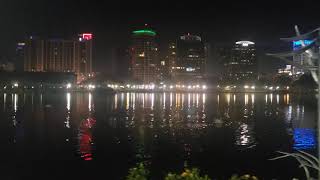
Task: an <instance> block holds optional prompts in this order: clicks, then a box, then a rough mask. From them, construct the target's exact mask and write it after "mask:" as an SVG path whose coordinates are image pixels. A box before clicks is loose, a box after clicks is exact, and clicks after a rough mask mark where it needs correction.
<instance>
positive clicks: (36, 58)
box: [24, 33, 92, 81]
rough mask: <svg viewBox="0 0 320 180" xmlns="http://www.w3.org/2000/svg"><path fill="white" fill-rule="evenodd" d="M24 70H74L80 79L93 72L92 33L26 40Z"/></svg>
mask: <svg viewBox="0 0 320 180" xmlns="http://www.w3.org/2000/svg"><path fill="white" fill-rule="evenodd" d="M24 71H28V72H74V73H76V74H77V79H78V81H81V80H84V79H86V78H87V77H88V76H90V75H91V73H92V34H90V33H85V34H80V35H79V38H78V39H71V40H65V39H46V40H44V39H39V38H34V37H30V38H28V39H27V40H26V41H25V47H24Z"/></svg>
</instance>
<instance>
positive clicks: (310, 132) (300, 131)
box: [293, 128, 316, 150]
mask: <svg viewBox="0 0 320 180" xmlns="http://www.w3.org/2000/svg"><path fill="white" fill-rule="evenodd" d="M293 138H294V145H293V148H294V149H296V150H307V149H314V148H315V147H316V140H315V130H314V129H310V128H296V129H295V130H294V134H293Z"/></svg>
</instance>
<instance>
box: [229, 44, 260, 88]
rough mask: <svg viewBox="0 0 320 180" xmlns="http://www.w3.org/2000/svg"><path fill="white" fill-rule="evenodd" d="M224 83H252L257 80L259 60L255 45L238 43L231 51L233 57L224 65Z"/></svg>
mask: <svg viewBox="0 0 320 180" xmlns="http://www.w3.org/2000/svg"><path fill="white" fill-rule="evenodd" d="M224 66H225V73H224V78H223V79H224V82H226V83H231V84H241V83H247V82H249V83H252V82H254V81H255V80H256V79H257V58H256V48H255V43H254V42H251V41H238V42H236V43H235V45H234V47H233V48H232V51H231V57H230V58H229V59H228V60H227V61H226V62H225V63H224Z"/></svg>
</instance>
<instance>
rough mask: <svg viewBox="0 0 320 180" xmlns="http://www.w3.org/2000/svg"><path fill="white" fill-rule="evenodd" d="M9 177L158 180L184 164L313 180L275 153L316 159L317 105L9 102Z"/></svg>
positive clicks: (114, 97) (222, 100)
mask: <svg viewBox="0 0 320 180" xmlns="http://www.w3.org/2000/svg"><path fill="white" fill-rule="evenodd" d="M0 117H1V121H0V130H1V142H2V143H1V151H2V153H1V155H2V157H1V162H0V165H1V171H2V172H1V175H0V176H1V179H45V180H48V179H55V180H57V179H89V178H91V179H124V177H125V176H126V174H127V172H128V169H129V168H130V167H132V166H134V165H135V163H137V162H142V161H143V162H146V163H147V164H148V168H149V169H150V170H151V173H152V175H153V176H154V177H155V178H154V179H161V177H163V176H164V174H166V173H168V172H180V171H181V170H182V169H183V168H184V167H185V166H187V167H197V168H200V169H201V172H203V173H206V174H208V175H209V176H210V177H212V178H218V179H227V178H228V177H230V176H231V175H232V174H247V173H249V174H254V175H256V176H258V177H262V178H264V179H272V178H277V179H289V178H290V177H293V176H294V177H300V178H301V177H302V178H303V177H304V176H303V175H304V174H303V170H302V169H301V168H298V163H297V162H296V161H295V160H294V159H290V158H288V159H283V160H277V161H270V160H268V159H270V158H273V157H276V156H278V155H279V154H277V153H276V151H279V150H280V151H286V152H292V151H294V150H305V151H308V152H311V153H315V152H316V131H315V128H316V119H317V106H316V98H315V96H313V95H310V96H304V97H301V96H297V95H293V94H264V93H255V94H254V93H248V94H245V93H238V94H232V93H220V94H217V93H117V94H104V93H97V92H92V93H75V92H74V93H44V94H37V93H26V94H8V93H7V94H1V95H0Z"/></svg>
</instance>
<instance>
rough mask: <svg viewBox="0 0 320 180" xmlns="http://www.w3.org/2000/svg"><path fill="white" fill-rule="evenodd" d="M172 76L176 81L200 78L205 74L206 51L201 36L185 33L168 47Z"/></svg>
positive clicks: (197, 79)
mask: <svg viewBox="0 0 320 180" xmlns="http://www.w3.org/2000/svg"><path fill="white" fill-rule="evenodd" d="M169 53H171V54H169V56H171V58H170V60H171V62H170V67H171V74H172V78H173V80H175V81H178V82H190V81H199V80H202V79H203V78H204V76H205V73H206V71H205V66H206V52H205V45H204V43H203V41H202V40H201V37H199V36H195V35H191V34H187V35H183V36H181V37H180V38H179V39H178V40H177V43H176V44H175V45H174V44H172V45H171V46H170V47H169Z"/></svg>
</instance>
